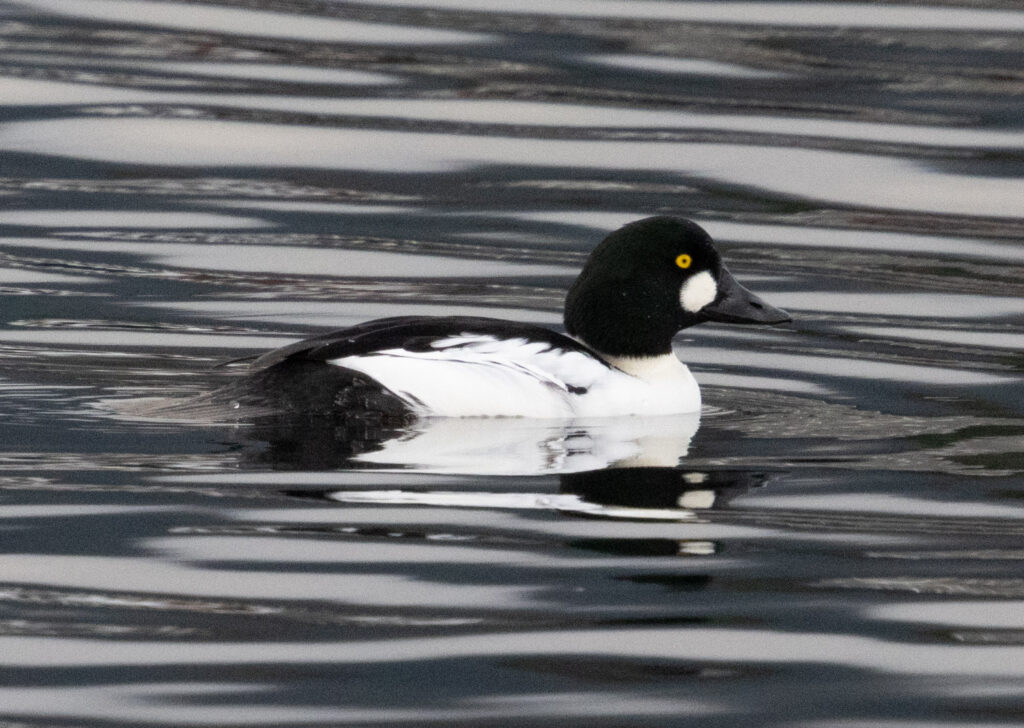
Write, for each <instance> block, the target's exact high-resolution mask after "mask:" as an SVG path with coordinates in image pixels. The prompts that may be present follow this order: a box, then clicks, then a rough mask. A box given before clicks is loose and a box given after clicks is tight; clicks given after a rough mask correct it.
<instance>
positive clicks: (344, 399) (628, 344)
mask: <svg viewBox="0 0 1024 728" xmlns="http://www.w3.org/2000/svg"><path fill="white" fill-rule="evenodd" d="M791 320H792V319H791V317H790V315H789V314H788V313H786V312H785V311H783V310H781V309H778V308H776V307H774V306H772V305H770V304H768V303H766V302H764V301H763V300H761V299H760V298H759V297H758V296H756V295H755V294H754V293H752V292H751V291H749V290H748V289H747V288H745V287H744V286H742V285H741V284H740V283H739V282H738V281H737V280H736V279H735V278H734V277H733V276H732V274H731V273H730V272H729V271H728V269H727V268H726V267H725V264H724V263H723V262H722V258H721V256H720V255H719V253H718V251H717V250H716V249H715V246H714V242H713V241H712V239H711V236H710V235H708V233H707V232H706V231H705V230H704V229H703V228H701V227H700V226H699V225H697V224H696V223H695V222H693V221H691V220H688V219H685V218H680V217H671V216H656V217H648V218H645V219H642V220H637V221H635V222H631V223H629V224H627V225H625V226H623V227H621V228H619V229H618V230H615V231H614V232H612V233H610V234H609V235H608V236H607V237H605V238H604V239H603V240H602V241H601V242H600V243H599V244H598V245H597V246H596V247H595V248H594V249H593V251H592V252H591V254H590V256H589V257H588V259H587V261H586V262H585V264H584V265H583V268H582V270H581V271H580V273H579V276H578V277H577V278H576V280H575V282H574V283H573V284H572V285H571V287H570V288H569V290H568V294H567V296H566V299H565V306H564V324H565V333H561V332H558V331H554V330H551V329H548V328H545V327H543V326H538V325H534V324H528V323H520V322H516V321H509V320H503V319H497V318H487V317H482V316H398V317H391V318H382V319H377V320H373V321H368V322H365V323H360V324H357V325H355V326H351V327H349V328H345V329H341V330H338V331H332V332H330V333H326V334H323V335H320V336H315V337H313V338H309V339H305V340H303V341H299V342H296V343H293V344H290V345H287V346H284V347H282V348H279V349H276V350H273V351H270V352H268V353H266V354H263V355H262V356H258V357H257V358H255V359H254V360H253V361H252V362H251V364H250V376H251V377H254V378H255V380H258V382H259V383H260V385H261V386H263V387H269V388H273V389H274V390H275V392H276V393H277V394H278V395H281V396H279V397H278V398H277V399H278V400H280V399H282V397H283V398H284V399H286V400H287V401H288V402H289V403H290V404H289V406H290V407H292V408H296V407H298V408H308V409H310V410H313V409H320V410H364V411H365V410H373V411H380V412H385V413H389V414H392V415H403V416H409V417H411V418H414V419H416V418H433V417H529V418H543V419H548V418H560V419H565V418H570V419H580V418H598V417H623V416H660V415H675V414H686V413H694V412H699V411H700V408H701V395H700V387H699V385H698V383H697V381H696V379H695V378H694V376H693V374H692V373H691V372H690V370H689V368H688V367H687V366H686V364H685V363H683V362H682V361H681V360H680V359H679V358H678V357H677V356H676V355H675V354H674V353H673V348H672V341H673V338H674V337H675V336H676V334H678V333H679V332H680V331H682V330H684V329H687V328H689V327H691V326H696V325H698V324H701V323H706V322H720V323H729V324H766V325H775V324H782V323H786V322H789V321H791Z"/></svg>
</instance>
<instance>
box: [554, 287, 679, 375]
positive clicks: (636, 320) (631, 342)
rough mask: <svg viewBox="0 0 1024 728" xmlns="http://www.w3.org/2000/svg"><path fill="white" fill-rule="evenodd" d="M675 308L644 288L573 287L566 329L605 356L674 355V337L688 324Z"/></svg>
mask: <svg viewBox="0 0 1024 728" xmlns="http://www.w3.org/2000/svg"><path fill="white" fill-rule="evenodd" d="M686 325H687V324H686V322H684V321H681V320H680V317H679V314H678V306H677V307H676V309H675V310H673V309H672V308H670V307H668V306H666V305H665V303H664V302H663V301H661V300H658V298H656V297H654V296H652V295H650V293H649V292H648V291H646V290H643V289H635V290H630V289H626V288H619V289H618V290H614V289H613V290H609V288H608V287H604V288H602V289H600V295H597V294H594V293H593V289H591V290H586V289H582V290H580V289H577V288H575V287H574V288H573V289H570V291H569V296H568V297H567V298H566V302H565V329H566V331H568V332H569V333H570V334H571V335H572V336H574V337H576V338H577V339H579V340H580V341H582V342H583V343H585V344H586V345H587V346H589V347H591V348H592V349H595V350H596V351H597V352H598V353H600V354H601V355H602V356H603V357H604V358H605V359H616V358H626V359H651V358H654V357H662V356H665V355H671V354H672V338H673V337H674V336H675V335H676V333H677V332H678V331H679V330H680V329H682V328H684V327H685V326H686Z"/></svg>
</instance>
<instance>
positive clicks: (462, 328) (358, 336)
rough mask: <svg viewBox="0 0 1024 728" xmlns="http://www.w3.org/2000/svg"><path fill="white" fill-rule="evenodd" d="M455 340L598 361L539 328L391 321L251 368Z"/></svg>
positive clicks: (326, 338)
mask: <svg viewBox="0 0 1024 728" xmlns="http://www.w3.org/2000/svg"><path fill="white" fill-rule="evenodd" d="M460 335H481V336H494V337H496V338H499V339H526V340H528V341H541V342H544V343H546V344H548V345H550V346H551V347H552V348H556V349H561V350H563V351H578V352H581V353H584V354H587V355H589V356H592V357H594V358H596V359H597V360H598V361H603V359H602V358H601V356H600V355H599V354H597V353H596V352H595V351H593V350H592V349H590V348H589V347H587V346H585V345H584V344H581V343H580V342H578V341H576V340H575V339H571V338H569V337H568V336H565V335H564V334H559V333H557V332H555V331H551V330H550V329H546V328H544V327H543V326H535V325H533V324H523V323H517V322H515V321H505V320H503V319H494V318H486V317H483V316H396V317H393V318H384V319H376V320H374V321H367V322H366V323H362V324H356V325H355V326H351V327H349V328H347V329H340V330H338V331H332V332H330V333H327V334H321V335H320V336H314V337H313V338H311V339H305V340H303V341H297V342H295V343H294V344H289V345H288V346H283V347H281V348H280V349H275V350H273V351H270V352H267V353H266V354H264V355H262V356H260V357H259V358H257V359H256V360H255V361H254V362H253V363H252V367H253V368H254V369H266V368H268V367H272V366H274V365H276V364H280V363H281V362H285V361H300V360H301V361H328V360H330V359H339V358H341V357H345V356H357V355H359V354H369V353H371V352H374V351H381V350H383V349H405V350H407V351H427V350H429V349H430V348H431V344H432V343H433V342H435V341H437V340H439V339H444V338H448V337H452V336H460Z"/></svg>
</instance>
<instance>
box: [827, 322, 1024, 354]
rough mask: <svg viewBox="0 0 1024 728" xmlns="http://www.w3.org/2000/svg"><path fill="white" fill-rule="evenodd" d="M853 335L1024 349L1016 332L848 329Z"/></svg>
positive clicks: (1023, 338)
mask: <svg viewBox="0 0 1024 728" xmlns="http://www.w3.org/2000/svg"><path fill="white" fill-rule="evenodd" d="M846 330H847V331H849V332H850V333H852V334H862V335H864V336H878V337H882V338H887V339H896V340H899V341H904V340H907V339H910V340H913V341H927V342H931V343H936V344H955V345H956V346H968V347H977V348H980V349H1013V350H1016V351H1020V350H1022V349H1024V333H1022V332H1020V331H1016V332H1013V333H1003V332H997V331H964V330H963V329H962V328H956V329H922V328H906V327H902V326H890V327H887V328H882V327H879V326H849V327H847V329H846Z"/></svg>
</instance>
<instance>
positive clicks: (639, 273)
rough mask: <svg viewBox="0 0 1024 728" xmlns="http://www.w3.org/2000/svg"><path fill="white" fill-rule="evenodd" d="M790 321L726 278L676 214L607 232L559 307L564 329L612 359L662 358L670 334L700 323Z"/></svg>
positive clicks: (707, 239)
mask: <svg viewBox="0 0 1024 728" xmlns="http://www.w3.org/2000/svg"><path fill="white" fill-rule="evenodd" d="M791 320H792V319H791V317H790V316H789V314H787V313H786V312H785V311H782V310H781V309H778V308H775V307H774V306H771V305H770V304H768V303H765V302H764V301H762V300H761V299H760V298H758V297H757V296H756V295H754V294H753V293H751V292H750V291H748V290H747V289H746V288H744V287H743V286H742V285H740V284H739V282H738V281H737V280H736V279H735V278H733V276H732V274H731V273H729V271H728V270H727V269H726V267H725V265H724V264H723V263H722V259H721V256H719V254H718V251H716V250H715V247H714V243H713V242H712V240H711V236H710V235H708V234H707V232H705V231H704V229H703V228H701V227H700V226H699V225H697V224H696V223H694V222H691V221H690V220H685V219H683V218H677V217H649V218H645V219H643V220H638V221H636V222H632V223H629V224H628V225H625V226H624V227H621V228H619V229H618V230H616V231H615V232H613V233H611V234H610V235H608V237H606V238H605V239H604V240H603V241H601V243H600V244H599V245H598V246H597V247H596V248H595V249H594V251H593V252H592V253H591V254H590V258H589V259H588V260H587V262H586V264H585V265H584V266H583V270H582V271H581V272H580V275H579V277H578V278H577V279H576V281H575V283H573V285H572V287H571V288H570V289H569V294H568V296H567V297H566V302H565V327H566V330H567V331H568V332H569V333H570V334H571V335H572V336H574V337H576V338H577V339H579V340H581V341H583V342H584V343H586V344H587V345H588V346H591V347H593V348H594V349H596V350H597V351H599V352H601V353H602V354H606V355H609V356H616V357H645V356H660V355H662V354H668V353H670V352H671V351H672V337H673V336H675V334H676V333H678V332H679V331H681V330H682V329H685V328H688V327H690V326H695V325H696V324H699V323H703V322H705V321H717V322H721V323H730V324H781V323H785V322H787V321H791Z"/></svg>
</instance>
